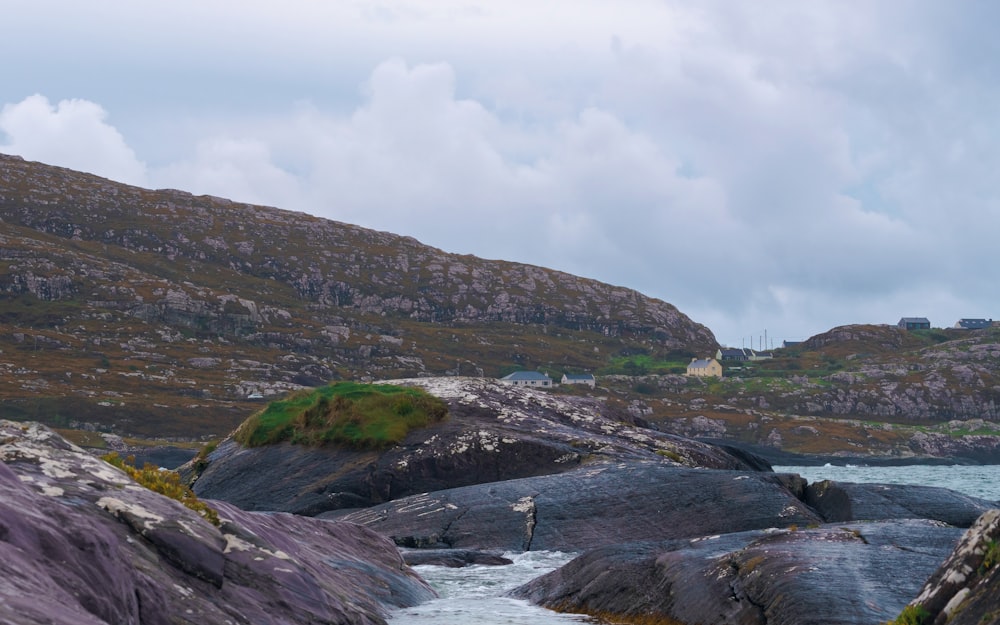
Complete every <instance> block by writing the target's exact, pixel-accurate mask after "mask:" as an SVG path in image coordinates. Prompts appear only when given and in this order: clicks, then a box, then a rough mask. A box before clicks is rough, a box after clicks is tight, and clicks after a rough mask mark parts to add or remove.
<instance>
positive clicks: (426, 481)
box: [182, 378, 770, 515]
mask: <svg viewBox="0 0 1000 625" xmlns="http://www.w3.org/2000/svg"><path fill="white" fill-rule="evenodd" d="M394 383H398V384H409V385H416V386H419V387H421V388H424V389H426V390H427V391H429V392H430V393H431V394H433V395H435V396H437V397H439V398H441V399H444V400H445V401H446V402H447V403H448V409H449V415H448V417H447V418H446V419H444V420H443V421H442V422H440V423H436V424H432V425H431V426H428V427H426V428H423V429H420V430H416V431H413V432H411V433H410V434H409V436H408V437H407V438H406V440H404V441H403V443H402V444H400V445H397V446H394V447H392V448H390V449H388V450H385V451H354V450H350V449H345V448H343V447H334V446H329V447H319V448H316V447H306V446H303V445H293V444H291V443H282V444H279V445H268V446H264V447H257V448H244V447H242V446H241V445H239V444H238V443H236V442H235V441H234V440H232V439H231V438H230V439H227V440H226V441H224V442H222V443H221V444H220V445H219V446H218V447H217V448H216V449H215V451H213V452H212V453H211V454H209V455H208V457H207V459H206V460H207V463H203V464H204V465H205V466H201V467H199V468H200V473H199V474H198V475H197V477H194V473H195V466H196V465H195V463H191V464H190V465H188V466H187V467H184V468H182V472H183V473H185V474H188V475H190V476H191V478H192V479H194V490H195V492H197V493H198V495H199V496H202V497H207V498H210V499H223V500H225V501H229V502H231V503H233V504H235V505H238V506H240V507H242V508H245V509H248V510H282V511H288V512H295V513H298V514H307V515H315V514H319V513H322V512H324V511H328V510H337V509H341V508H362V507H368V506H372V505H375V504H379V503H383V502H387V501H391V500H394V499H398V498H400V497H404V496H406V495H411V494H415V493H424V492H429V491H437V490H443V489H447V488H454V487H457V486H466V485H471V484H483V483H491V482H501V481H504V480H510V479H516V478H522V477H529V476H537V475H547V474H553V473H562V472H564V471H568V470H571V469H574V468H576V467H579V466H581V465H586V464H589V463H593V462H596V461H599V460H614V461H631V460H651V461H655V462H657V463H659V464H664V465H673V466H689V467H711V468H718V469H739V470H755V469H758V468H766V469H769V468H770V467H769V466H768V465H767V464H766V463H764V462H763V461H761V460H759V459H757V460H755V459H753V458H752V457H751V456H749V455H746V454H738V453H735V452H731V451H727V450H726V449H724V448H722V447H717V446H714V445H709V444H706V443H699V442H697V441H693V440H689V439H684V438H681V437H678V436H674V435H671V434H665V433H662V432H658V431H656V430H651V429H648V428H646V427H643V424H642V422H641V420H636V418H635V417H633V416H631V415H630V414H629V413H628V411H627V408H626V407H625V406H619V405H617V404H615V403H613V402H608V401H602V400H599V399H596V398H591V397H579V396H573V395H564V394H556V393H552V392H551V391H544V390H538V389H532V388H525V387H515V386H509V385H505V384H502V383H500V382H497V381H496V380H488V379H483V378H415V379H410V380H399V381H395V382H394ZM276 472H280V475H281V479H280V480H276V479H274V475H275V474H276Z"/></svg>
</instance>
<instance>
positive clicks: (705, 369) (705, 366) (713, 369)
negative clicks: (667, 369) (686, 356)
mask: <svg viewBox="0 0 1000 625" xmlns="http://www.w3.org/2000/svg"><path fill="white" fill-rule="evenodd" d="M687 374H688V375H693V376H697V377H699V378H721V377H722V365H720V364H719V361H718V360H716V359H715V358H703V359H701V360H699V359H697V358H693V359H692V360H691V364H689V365H688V368H687Z"/></svg>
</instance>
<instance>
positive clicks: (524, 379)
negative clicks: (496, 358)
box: [500, 371, 552, 388]
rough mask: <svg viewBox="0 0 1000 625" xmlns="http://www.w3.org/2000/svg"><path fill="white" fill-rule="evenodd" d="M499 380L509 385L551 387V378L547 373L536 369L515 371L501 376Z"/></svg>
mask: <svg viewBox="0 0 1000 625" xmlns="http://www.w3.org/2000/svg"><path fill="white" fill-rule="evenodd" d="M500 381H501V382H503V383H504V384H510V385H511V386H538V387H542V388H551V387H552V378H550V377H549V376H548V374H547V373H539V372H538V371H515V372H514V373H510V374H508V375H505V376H503V377H502V378H500Z"/></svg>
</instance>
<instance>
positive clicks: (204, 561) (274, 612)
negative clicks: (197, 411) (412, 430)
mask: <svg viewBox="0 0 1000 625" xmlns="http://www.w3.org/2000/svg"><path fill="white" fill-rule="evenodd" d="M0 459H2V461H3V462H2V463H0V598H2V600H0V622H4V623H18V624H19V625H20V624H34V623H38V624H41V623H46V624H57V625H62V624H66V625H70V624H73V625H76V624H81V623H83V624H87V625H90V624H95V625H96V624H103V623H143V624H160V623H163V624H167V623H170V624H171V625H176V624H179V623H192V624H199V625H203V624H206V623H208V624H211V623H218V624H220V625H221V624H223V623H227V624H233V623H320V622H323V623H351V624H358V625H362V624H366V625H367V624H376V623H384V615H385V613H386V612H387V611H388V610H389V609H390V608H392V607H398V606H406V605H413V604H415V603H418V602H420V601H423V600H426V599H428V598H430V597H432V596H433V591H432V590H430V588H429V587H427V585H426V584H425V583H423V582H422V581H421V580H420V579H419V578H418V577H417V576H416V575H415V574H413V573H412V572H411V571H410V570H409V568H408V567H407V566H406V565H405V564H404V563H403V561H402V558H401V557H400V556H399V553H398V551H397V550H396V548H395V547H394V546H393V545H392V543H390V542H389V541H388V540H386V539H385V538H384V537H382V536H379V535H378V534H375V533H374V532H371V531H369V530H366V529H364V528H361V527H358V526H356V525H351V524H344V523H330V522H324V521H320V520H317V519H310V518H305V517H297V516H292V515H287V514H259V513H252V512H244V511H242V510H239V509H237V508H235V507H233V506H231V505H229V504H226V503H223V502H210V503H211V504H212V505H213V506H214V507H215V508H216V509H217V511H218V513H219V516H220V518H221V519H222V523H221V526H220V527H216V526H214V525H212V524H211V523H209V522H208V521H206V520H205V519H204V518H203V517H202V516H201V515H199V514H197V513H196V512H194V511H192V510H190V509H188V508H186V507H184V506H183V505H181V504H180V503H179V502H177V501H175V500H173V499H168V498H166V497H163V496H161V495H158V494H156V493H154V492H152V491H150V490H148V489H146V488H144V487H142V486H139V485H138V484H136V483H135V482H133V481H132V480H131V479H130V478H129V477H128V476H126V475H125V474H124V473H122V472H121V471H119V470H118V469H116V468H114V467H112V466H110V465H108V464H107V463H105V462H104V461H102V460H99V459H97V458H95V457H93V456H91V455H89V454H87V453H86V452H84V451H83V450H81V449H79V448H77V447H74V446H72V445H70V444H69V443H68V442H66V441H65V440H64V439H62V438H60V437H59V436H57V435H55V434H54V433H53V432H51V431H50V430H48V429H46V428H44V427H42V426H38V425H34V424H15V423H12V422H9V421H0Z"/></svg>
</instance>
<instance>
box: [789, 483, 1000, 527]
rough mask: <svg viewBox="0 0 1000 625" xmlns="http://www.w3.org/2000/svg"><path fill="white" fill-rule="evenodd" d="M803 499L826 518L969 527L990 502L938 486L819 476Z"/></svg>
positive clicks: (832, 519)
mask: <svg viewBox="0 0 1000 625" xmlns="http://www.w3.org/2000/svg"><path fill="white" fill-rule="evenodd" d="M804 500H805V502H806V503H807V504H809V505H810V506H811V507H812V508H814V509H815V510H816V511H817V512H818V513H819V514H820V515H821V516H822V517H823V518H824V519H826V520H827V521H829V522H831V523H834V522H842V521H869V520H876V519H932V520H936V521H941V522H943V523H947V524H949V525H954V526H955V527H969V526H971V525H972V524H973V523H974V522H975V521H976V519H977V518H979V516H980V515H981V514H983V513H984V512H986V511H987V510H989V509H990V508H992V507H994V506H993V503H992V502H989V501H986V500H984V499H980V498H978V497H972V496H969V495H964V494H962V493H959V492H956V491H953V490H951V489H948V488H941V487H939V486H920V485H917V484H854V483H850V482H835V481H832V480H823V481H821V482H814V483H812V484H809V486H807V487H806V489H805V497H804Z"/></svg>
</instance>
